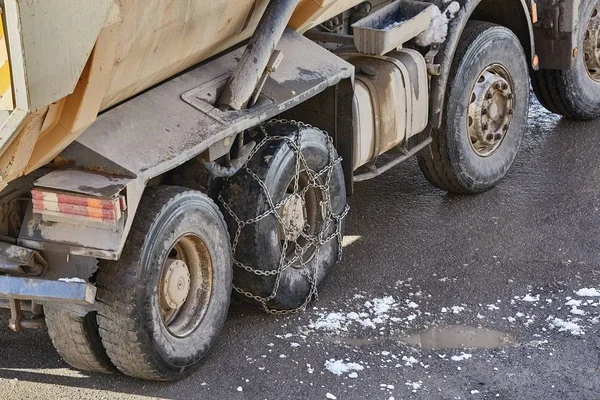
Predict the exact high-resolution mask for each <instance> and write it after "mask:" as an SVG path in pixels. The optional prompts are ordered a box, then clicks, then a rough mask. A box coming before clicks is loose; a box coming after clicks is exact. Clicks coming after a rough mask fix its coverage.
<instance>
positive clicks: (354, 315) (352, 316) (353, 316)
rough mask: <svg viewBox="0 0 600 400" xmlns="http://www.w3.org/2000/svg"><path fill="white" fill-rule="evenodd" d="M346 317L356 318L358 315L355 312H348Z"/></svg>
mask: <svg viewBox="0 0 600 400" xmlns="http://www.w3.org/2000/svg"><path fill="white" fill-rule="evenodd" d="M346 317H348V319H352V320H355V319H358V317H359V315H358V314H357V313H355V312H349V313H348V314H346Z"/></svg>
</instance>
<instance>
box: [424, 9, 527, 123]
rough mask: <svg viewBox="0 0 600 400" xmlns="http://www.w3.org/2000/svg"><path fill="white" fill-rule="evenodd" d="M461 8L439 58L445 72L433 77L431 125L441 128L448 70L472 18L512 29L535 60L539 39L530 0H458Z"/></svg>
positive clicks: (441, 48)
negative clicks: (536, 38)
mask: <svg viewBox="0 0 600 400" xmlns="http://www.w3.org/2000/svg"><path fill="white" fill-rule="evenodd" d="M458 3H459V4H460V10H459V12H458V14H457V15H456V17H455V18H454V19H453V20H452V21H451V22H450V25H449V28H448V36H447V38H446V42H445V43H444V44H443V45H442V46H441V47H440V50H439V53H438V56H437V57H436V62H438V63H440V64H441V66H442V73H441V74H440V75H439V76H434V77H433V78H432V80H431V100H430V115H431V120H430V129H439V128H440V126H441V123H442V117H443V109H444V103H445V100H446V87H447V85H448V78H449V75H448V71H449V70H450V68H451V66H452V62H453V60H454V55H455V53H456V49H457V47H458V43H459V41H460V39H461V37H462V34H463V31H464V28H465V26H466V25H467V23H468V22H469V21H472V20H478V21H485V22H491V23H495V24H498V25H501V26H504V27H506V28H508V29H510V30H511V31H512V32H514V33H515V35H516V36H517V37H518V38H519V41H520V42H521V45H522V46H523V48H524V49H525V53H526V55H527V57H528V59H529V60H530V62H531V63H532V67H533V68H536V67H535V66H534V65H533V64H534V63H533V59H534V56H535V54H536V52H535V41H534V36H533V24H532V22H531V17H530V14H529V5H528V4H527V3H528V0H503V1H501V2H500V1H498V0H458Z"/></svg>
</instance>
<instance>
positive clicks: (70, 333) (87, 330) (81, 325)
mask: <svg viewBox="0 0 600 400" xmlns="http://www.w3.org/2000/svg"><path fill="white" fill-rule="evenodd" d="M44 315H45V317H46V326H47V327H48V334H49V335H50V339H52V344H53V345H54V348H55V349H56V351H57V352H58V354H59V355H60V356H61V357H62V358H63V360H65V361H66V362H67V363H68V364H69V365H71V366H72V367H73V368H77V369H79V370H82V371H86V372H99V373H106V374H108V373H114V372H117V369H116V368H115V366H114V365H113V363H112V362H111V361H110V358H108V355H107V354H106V350H105V349H104V346H103V345H102V340H101V339H100V334H99V332H98V322H97V321H96V313H95V312H90V313H88V314H86V316H85V317H80V316H79V315H76V314H74V313H71V312H69V311H65V310H61V309H58V308H50V307H44Z"/></svg>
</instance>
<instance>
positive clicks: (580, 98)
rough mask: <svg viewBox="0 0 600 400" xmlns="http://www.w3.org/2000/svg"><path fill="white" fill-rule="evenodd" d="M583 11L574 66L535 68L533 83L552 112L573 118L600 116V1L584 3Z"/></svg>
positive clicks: (538, 96)
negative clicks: (537, 69)
mask: <svg viewBox="0 0 600 400" xmlns="http://www.w3.org/2000/svg"><path fill="white" fill-rule="evenodd" d="M579 13H580V16H579V21H580V23H579V24H578V25H577V27H576V35H577V38H578V43H579V45H578V48H579V53H578V54H577V58H576V60H575V64H574V65H573V67H572V68H571V69H569V70H566V71H560V70H541V71H534V72H532V75H531V84H532V86H533V91H534V92H535V94H536V96H537V98H538V100H539V101H540V103H541V104H542V106H544V108H546V109H547V110H548V111H551V112H553V113H556V114H560V115H562V116H565V117H567V118H571V119H576V120H592V119H596V118H598V117H600V2H598V1H584V2H582V3H581V4H580V6H579Z"/></svg>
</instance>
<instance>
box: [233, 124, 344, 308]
mask: <svg viewBox="0 0 600 400" xmlns="http://www.w3.org/2000/svg"><path fill="white" fill-rule="evenodd" d="M290 128H291V129H292V131H291V132H290V131H289V129H290ZM267 129H268V130H269V131H270V133H271V134H279V135H281V134H284V135H285V134H287V135H290V136H291V135H294V134H295V133H296V132H297V129H298V128H297V127H296V126H292V127H290V126H286V124H277V125H271V126H269V127H268V128H267ZM300 129H301V135H302V136H301V144H300V148H301V151H302V154H303V156H304V158H305V159H306V162H307V165H308V167H309V168H310V169H311V170H312V171H315V172H316V171H320V170H322V169H323V168H325V167H326V166H327V165H329V164H330V163H331V162H332V158H333V160H334V159H335V158H337V153H335V151H334V154H330V147H329V139H328V138H327V136H326V135H325V134H324V133H323V132H321V131H319V130H315V129H312V128H300ZM295 164H296V155H295V153H294V150H293V149H292V148H291V147H290V145H289V144H288V143H287V142H286V141H285V140H282V141H273V142H270V143H268V144H267V145H266V146H265V147H264V148H263V149H261V151H259V152H258V153H257V154H256V155H255V157H254V158H253V159H252V160H251V161H250V162H249V164H248V166H249V168H250V169H251V170H252V171H255V172H256V173H257V175H258V176H259V177H260V178H261V179H262V180H263V181H264V183H265V186H266V188H267V190H268V191H269V193H270V194H271V196H272V199H273V203H275V204H276V203H278V202H279V201H281V200H282V199H283V197H284V195H285V193H286V190H287V188H288V184H289V182H290V181H291V180H292V179H293V177H294V174H295ZM234 187H235V189H234V190H231V189H233V188H234ZM225 191H226V192H229V193H228V194H227V195H226V197H227V198H228V200H227V201H228V202H229V203H231V204H237V206H235V208H236V210H235V211H236V214H237V215H238V217H241V219H242V220H245V219H248V218H251V217H254V216H256V215H260V214H262V213H264V212H266V211H268V210H269V209H270V206H269V204H268V202H267V198H266V196H265V193H264V191H263V190H262V188H261V187H260V185H258V182H256V181H255V180H254V179H253V178H252V177H251V176H250V175H249V174H247V173H246V172H244V171H240V173H238V175H236V176H234V177H233V178H232V179H231V181H230V182H228V183H227V184H226V186H225ZM244 194H245V195H246V196H247V197H244V199H243V201H242V202H240V201H239V200H240V198H239V196H242V195H244ZM330 194H331V202H332V209H333V212H334V213H335V214H341V213H342V212H343V211H344V209H345V207H346V188H345V181H344V174H343V170H342V166H341V164H340V163H337V164H336V165H335V166H334V168H333V171H332V176H331V181H330ZM235 196H238V198H237V199H234V198H233V197H235ZM335 225H336V224H335V223H332V228H335ZM248 229H250V230H251V232H248V231H247V230H248ZM278 229H279V228H278V221H277V219H276V218H275V217H274V216H269V217H267V218H264V219H263V220H261V221H259V222H258V223H256V224H254V225H250V226H247V227H246V228H244V231H243V233H242V239H241V240H240V243H239V244H238V249H237V250H236V253H235V258H236V260H237V261H239V262H242V263H243V264H246V265H249V266H251V267H253V268H256V269H261V270H277V269H278V268H279V257H280V254H281V252H280V243H279V235H278ZM236 230H237V224H236V223H235V221H231V223H230V235H232V237H233V236H234V235H235V231H236ZM340 230H341V234H342V235H343V230H344V222H343V221H342V226H341V227H340ZM333 232H334V229H330V230H329V231H328V235H329V234H331V233H333ZM338 257H339V239H338V238H333V239H332V240H330V241H328V242H326V243H325V244H324V245H323V246H322V247H321V248H320V249H319V250H318V257H317V256H315V257H313V258H312V259H311V260H310V261H309V262H308V263H307V266H306V267H305V269H296V268H293V267H290V268H288V269H286V270H285V271H284V272H283V273H282V274H281V280H280V282H279V287H278V290H277V294H276V297H275V298H274V299H273V300H272V301H271V302H269V306H270V307H272V308H279V309H294V308H298V307H300V306H302V305H303V304H304V303H305V301H306V300H307V296H308V295H309V294H310V290H311V283H310V281H309V280H308V279H307V277H306V273H307V271H316V275H315V276H316V285H317V286H321V285H322V284H323V283H324V282H326V281H327V278H328V277H329V276H330V275H331V273H332V272H333V268H334V266H335V264H336V263H337V261H338ZM234 284H235V285H236V286H238V287H241V288H243V289H244V290H246V291H249V292H250V293H252V294H255V295H259V296H261V297H267V296H270V295H271V293H272V292H273V289H274V287H275V284H276V277H275V276H258V275H256V274H254V273H252V272H248V271H246V270H244V269H242V268H239V267H235V270H234Z"/></svg>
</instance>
